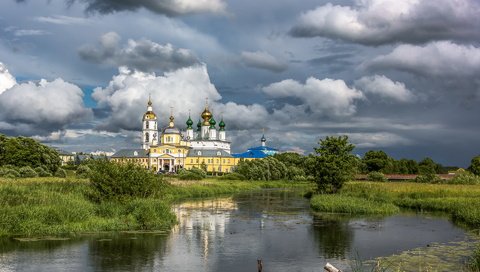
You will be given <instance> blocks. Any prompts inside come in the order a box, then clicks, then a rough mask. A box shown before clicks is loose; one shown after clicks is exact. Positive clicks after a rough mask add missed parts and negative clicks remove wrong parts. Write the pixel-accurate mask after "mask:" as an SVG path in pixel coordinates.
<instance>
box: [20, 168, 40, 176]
mask: <svg viewBox="0 0 480 272" xmlns="http://www.w3.org/2000/svg"><path fill="white" fill-rule="evenodd" d="M18 173H19V174H20V177H22V178H34V177H37V176H38V175H37V172H35V170H33V169H32V167H30V166H24V167H20V169H18Z"/></svg>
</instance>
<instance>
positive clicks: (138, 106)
mask: <svg viewBox="0 0 480 272" xmlns="http://www.w3.org/2000/svg"><path fill="white" fill-rule="evenodd" d="M149 94H150V95H151V97H152V101H153V106H154V110H155V112H156V114H157V116H158V118H159V124H160V126H165V125H167V122H168V117H169V116H170V111H171V110H173V113H174V116H175V118H176V119H175V121H176V124H177V126H178V127H180V128H182V129H183V128H184V127H185V121H186V119H187V118H188V111H189V110H190V112H191V116H192V118H193V119H194V120H195V119H198V118H200V113H201V112H202V111H203V109H204V107H205V103H206V99H208V103H209V108H210V109H211V111H212V112H213V115H214V117H215V118H216V119H218V121H219V119H220V118H221V116H223V115H224V116H225V119H228V120H231V121H230V123H228V122H227V121H226V122H227V126H229V128H233V127H235V128H239V129H246V128H247V127H248V126H250V125H258V124H259V122H257V121H255V120H258V119H259V118H263V116H266V115H267V112H266V110H265V109H264V108H263V107H262V106H259V105H250V106H245V105H237V104H236V103H233V102H230V103H227V104H226V105H224V104H223V103H220V102H219V100H220V99H221V96H220V94H219V93H218V91H217V89H216V88H215V86H214V85H213V84H212V83H211V82H210V77H209V75H208V72H207V68H206V66H205V65H196V66H191V67H186V68H181V69H178V70H176V71H173V72H168V73H165V74H164V75H163V76H156V75H155V74H154V73H143V72H139V71H132V70H129V69H128V68H126V67H122V68H120V69H119V74H118V75H116V76H114V77H113V79H112V81H110V84H109V85H108V86H107V87H106V88H103V89H102V88H97V89H95V90H94V92H93V95H92V97H93V98H94V99H95V100H96V101H97V102H98V105H99V106H100V107H102V108H106V109H108V110H110V111H111V112H110V114H109V115H110V117H108V118H107V119H106V120H105V122H104V123H103V124H102V125H101V126H99V128H100V129H106V130H108V131H114V132H117V131H119V130H121V129H125V130H140V128H141V118H142V116H143V113H144V112H145V110H146V102H147V100H148V96H149ZM239 117H241V118H239ZM246 120H248V121H246ZM262 120H263V119H262ZM195 121H196V120H195Z"/></svg>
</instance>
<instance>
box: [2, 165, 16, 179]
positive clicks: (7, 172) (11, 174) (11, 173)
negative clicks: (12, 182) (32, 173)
mask: <svg viewBox="0 0 480 272" xmlns="http://www.w3.org/2000/svg"><path fill="white" fill-rule="evenodd" d="M0 176H2V177H4V178H18V177H20V174H19V173H18V172H17V170H15V169H11V168H5V167H2V168H0Z"/></svg>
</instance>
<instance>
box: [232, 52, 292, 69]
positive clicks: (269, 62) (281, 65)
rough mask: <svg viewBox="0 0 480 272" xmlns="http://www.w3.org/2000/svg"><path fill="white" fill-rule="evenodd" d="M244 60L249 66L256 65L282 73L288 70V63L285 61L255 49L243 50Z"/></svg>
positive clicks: (256, 66)
mask: <svg viewBox="0 0 480 272" xmlns="http://www.w3.org/2000/svg"><path fill="white" fill-rule="evenodd" d="M241 56H242V61H243V63H245V65H247V66H249V67H255V68H258V69H264V70H268V71H271V72H275V73H280V72H283V71H285V70H287V68H288V65H287V63H285V62H284V61H280V60H278V59H277V58H275V57H274V56H272V55H270V54H269V53H267V52H263V51H255V52H248V51H243V52H242V54H241Z"/></svg>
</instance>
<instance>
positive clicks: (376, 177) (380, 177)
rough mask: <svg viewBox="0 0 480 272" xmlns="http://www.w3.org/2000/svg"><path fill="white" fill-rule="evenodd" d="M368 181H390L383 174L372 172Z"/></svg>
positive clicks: (368, 176)
mask: <svg viewBox="0 0 480 272" xmlns="http://www.w3.org/2000/svg"><path fill="white" fill-rule="evenodd" d="M367 180H369V181H380V182H387V181H388V179H387V177H385V175H384V174H383V173H382V172H370V173H368V175H367Z"/></svg>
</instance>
